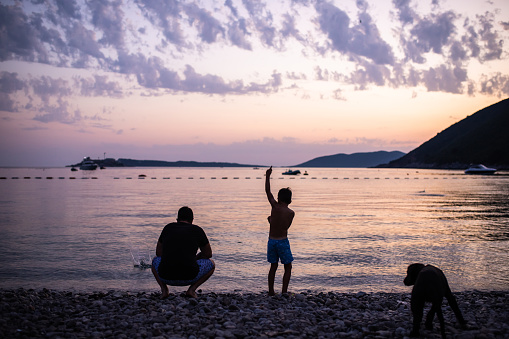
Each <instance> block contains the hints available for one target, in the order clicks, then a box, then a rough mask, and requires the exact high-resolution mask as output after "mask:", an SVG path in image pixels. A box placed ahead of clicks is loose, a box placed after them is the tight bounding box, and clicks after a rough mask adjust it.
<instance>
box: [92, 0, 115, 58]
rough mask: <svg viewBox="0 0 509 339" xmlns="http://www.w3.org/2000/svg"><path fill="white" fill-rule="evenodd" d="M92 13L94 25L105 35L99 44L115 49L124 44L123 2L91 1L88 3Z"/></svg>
mask: <svg viewBox="0 0 509 339" xmlns="http://www.w3.org/2000/svg"><path fill="white" fill-rule="evenodd" d="M87 4H88V6H89V8H90V10H91V12H92V23H93V24H94V26H95V28H97V29H100V30H101V31H102V33H103V36H102V38H101V39H99V41H98V42H99V43H101V44H103V45H106V46H107V45H112V46H115V47H117V48H118V47H120V46H123V44H124V24H123V19H124V11H123V10H122V4H123V3H122V1H119V0H114V1H108V2H105V1H103V0H91V1H88V2H87Z"/></svg>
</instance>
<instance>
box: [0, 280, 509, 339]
mask: <svg viewBox="0 0 509 339" xmlns="http://www.w3.org/2000/svg"><path fill="white" fill-rule="evenodd" d="M198 292H199V293H198V298H197V299H190V298H186V297H185V296H184V294H183V293H182V294H181V293H172V294H170V296H169V298H167V299H164V300H161V299H160V293H156V292H154V293H147V292H122V291H113V290H112V291H105V292H87V293H79V292H71V291H54V290H48V289H42V290H31V289H30V290H26V289H16V290H0V337H1V338H342V337H344V338H405V337H408V335H409V333H410V328H411V319H412V317H411V312H410V293H364V292H358V293H336V292H328V293H324V292H320V293H318V292H311V291H308V292H301V293H298V294H294V293H289V294H284V295H281V294H279V295H276V296H273V297H269V296H267V295H266V294H265V293H245V294H244V293H240V292H235V293H219V294H216V293H212V292H208V291H207V292H202V291H198ZM454 294H455V296H456V298H457V300H458V304H459V307H460V309H461V311H462V313H463V316H464V317H465V319H466V321H467V324H468V327H467V329H461V328H460V326H459V325H458V323H457V321H456V319H455V318H454V314H453V312H452V310H451V309H450V308H449V306H448V305H447V301H446V300H444V305H443V310H444V318H445V322H446V333H447V336H448V337H449V338H509V312H508V309H509V306H508V305H509V291H495V292H483V291H467V292H460V293H454ZM428 307H429V306H427V308H426V310H425V311H427V309H428ZM440 337H441V336H440V331H439V324H438V320H437V319H436V318H435V322H434V329H433V330H426V329H424V326H422V328H421V338H440Z"/></svg>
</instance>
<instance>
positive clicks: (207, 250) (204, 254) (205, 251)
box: [196, 243, 212, 260]
mask: <svg viewBox="0 0 509 339" xmlns="http://www.w3.org/2000/svg"><path fill="white" fill-rule="evenodd" d="M210 258H212V247H210V243H207V245H205V246H203V247H200V253H198V254H197V255H196V260H198V259H210Z"/></svg>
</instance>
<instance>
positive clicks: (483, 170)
mask: <svg viewBox="0 0 509 339" xmlns="http://www.w3.org/2000/svg"><path fill="white" fill-rule="evenodd" d="M496 171H497V170H496V169H495V168H489V167H486V166H484V165H481V164H477V165H470V167H469V168H467V169H466V170H465V174H493V173H495V172H496Z"/></svg>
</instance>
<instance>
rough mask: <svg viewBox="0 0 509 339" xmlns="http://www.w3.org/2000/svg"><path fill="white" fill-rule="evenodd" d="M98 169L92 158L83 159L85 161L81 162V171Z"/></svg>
mask: <svg viewBox="0 0 509 339" xmlns="http://www.w3.org/2000/svg"><path fill="white" fill-rule="evenodd" d="M95 169H97V164H96V163H95V162H93V161H92V160H91V159H90V157H86V158H85V159H83V161H82V162H81V165H80V170H83V171H93V170H95Z"/></svg>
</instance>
